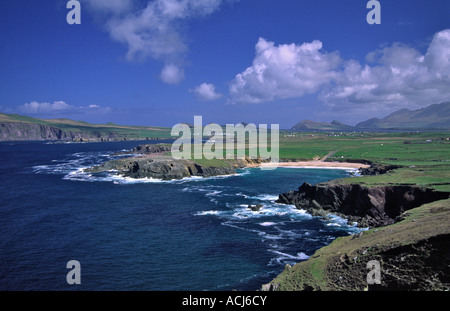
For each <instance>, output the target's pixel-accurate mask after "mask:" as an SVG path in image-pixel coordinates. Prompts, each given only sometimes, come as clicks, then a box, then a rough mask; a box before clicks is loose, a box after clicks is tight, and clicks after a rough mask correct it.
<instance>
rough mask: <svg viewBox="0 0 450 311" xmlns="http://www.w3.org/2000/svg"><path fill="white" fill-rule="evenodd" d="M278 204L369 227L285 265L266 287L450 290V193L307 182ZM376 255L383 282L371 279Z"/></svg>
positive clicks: (282, 289)
mask: <svg viewBox="0 0 450 311" xmlns="http://www.w3.org/2000/svg"><path fill="white" fill-rule="evenodd" d="M279 202H280V203H286V204H295V205H296V207H297V208H301V209H306V210H307V211H308V212H309V213H311V214H313V215H318V216H325V215H326V214H327V213H330V212H331V213H335V214H338V215H340V216H342V217H345V218H347V219H349V221H357V222H358V224H359V225H360V226H367V227H370V229H369V230H367V231H363V232H361V233H359V234H356V235H352V236H346V237H341V238H338V239H336V240H335V241H334V242H333V243H331V244H330V245H328V246H326V247H323V248H321V249H319V250H318V251H317V252H316V253H315V254H313V255H312V256H311V257H310V258H309V259H308V260H307V261H304V262H300V263H298V264H296V265H294V266H292V267H291V266H286V267H285V269H284V271H283V272H282V273H281V274H280V275H279V276H278V277H277V278H275V279H274V280H273V281H271V282H270V283H268V284H265V285H263V287H262V289H263V290H281V291H284V290H325V291H329V290H332V291H334V290H343V291H355V290H356V291H360V290H449V289H450V193H447V192H438V191H434V190H432V189H428V188H422V187H416V186H402V185H398V186H391V185H389V186H377V187H364V186H362V185H359V184H334V183H330V184H326V183H325V184H318V185H315V186H311V185H309V184H303V185H302V186H301V187H300V188H299V189H298V190H297V191H290V192H288V193H284V194H281V195H280V197H279ZM372 260H376V261H378V262H379V263H380V267H381V283H380V284H369V283H368V282H367V274H368V272H369V270H368V268H367V264H368V262H370V261H372Z"/></svg>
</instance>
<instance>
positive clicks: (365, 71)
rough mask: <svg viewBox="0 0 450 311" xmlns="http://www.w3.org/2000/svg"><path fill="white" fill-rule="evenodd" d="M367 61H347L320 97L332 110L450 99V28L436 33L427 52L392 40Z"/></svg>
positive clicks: (386, 108) (395, 106)
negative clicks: (391, 43)
mask: <svg viewBox="0 0 450 311" xmlns="http://www.w3.org/2000/svg"><path fill="white" fill-rule="evenodd" d="M366 59H367V61H368V62H369V64H365V65H361V64H359V63H358V62H356V61H354V60H350V61H347V62H346V63H345V65H344V68H343V70H342V71H341V72H340V74H339V76H338V78H337V79H336V80H335V83H334V84H333V85H329V86H328V87H327V88H325V89H324V90H323V92H321V94H320V96H319V98H320V99H321V100H322V101H323V102H324V103H325V104H326V105H328V107H330V108H331V109H332V110H336V111H338V110H347V109H350V108H351V109H353V110H354V111H355V113H357V112H358V111H363V110H369V111H370V110H374V111H375V110H376V111H377V112H378V114H379V115H384V114H385V113H386V112H390V111H393V110H395V109H400V108H420V107H423V106H425V105H429V104H435V103H440V102H443V101H447V100H449V99H450V30H444V31H441V32H439V33H437V34H436V35H435V36H434V38H433V40H432V42H431V43H430V45H429V47H428V50H427V52H426V53H425V54H424V55H422V54H421V53H420V52H419V51H418V50H416V49H414V48H411V47H407V46H405V45H402V44H399V43H395V44H393V45H391V46H389V47H386V48H384V49H381V50H377V51H375V52H372V53H369V54H368V55H367V57H366Z"/></svg>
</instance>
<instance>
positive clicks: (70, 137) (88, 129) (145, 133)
mask: <svg viewBox="0 0 450 311" xmlns="http://www.w3.org/2000/svg"><path fill="white" fill-rule="evenodd" d="M170 137H171V136H170V129H168V128H160V127H148V126H126V125H117V124H114V123H107V124H92V123H88V122H84V121H73V120H69V119H51V120H44V119H37V118H31V117H27V116H21V115H17V114H2V113H0V141H15V140H60V141H78V142H81V141H114V140H141V139H142V140H145V139H154V138H170Z"/></svg>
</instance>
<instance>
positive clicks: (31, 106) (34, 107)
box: [19, 101, 72, 114]
mask: <svg viewBox="0 0 450 311" xmlns="http://www.w3.org/2000/svg"><path fill="white" fill-rule="evenodd" d="M71 108H72V106H70V105H68V104H66V103H65V102H63V101H55V102H53V104H51V103H47V102H43V103H39V102H36V101H32V102H30V103H25V104H23V105H22V106H20V107H19V110H20V111H21V112H23V113H30V114H39V113H50V112H60V111H65V110H66V111H67V110H69V109H71Z"/></svg>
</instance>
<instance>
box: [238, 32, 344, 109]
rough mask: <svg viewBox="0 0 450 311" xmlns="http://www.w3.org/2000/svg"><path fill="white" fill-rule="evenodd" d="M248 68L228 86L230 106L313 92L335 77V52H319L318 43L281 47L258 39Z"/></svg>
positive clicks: (319, 45)
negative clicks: (254, 53) (254, 54)
mask: <svg viewBox="0 0 450 311" xmlns="http://www.w3.org/2000/svg"><path fill="white" fill-rule="evenodd" d="M255 49H256V56H255V59H254V60H253V64H252V66H251V67H248V68H247V69H246V70H245V71H244V72H242V73H239V74H238V75H236V77H235V79H234V80H233V81H232V83H231V85H230V96H231V101H232V102H233V103H261V102H267V101H272V100H275V99H280V98H281V99H283V98H293V97H300V96H303V95H306V94H311V93H314V92H317V91H318V90H319V88H320V87H321V86H322V85H324V84H326V83H328V82H330V81H331V80H332V79H333V78H336V76H337V72H336V69H337V67H338V66H339V65H340V63H341V58H340V56H339V54H338V53H336V52H334V53H327V52H324V51H322V42H321V41H318V40H316V41H313V42H311V43H303V44H301V45H297V44H283V45H279V46H276V45H275V43H274V42H270V41H267V40H265V39H263V38H260V39H259V41H258V43H257V44H256V47H255Z"/></svg>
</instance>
